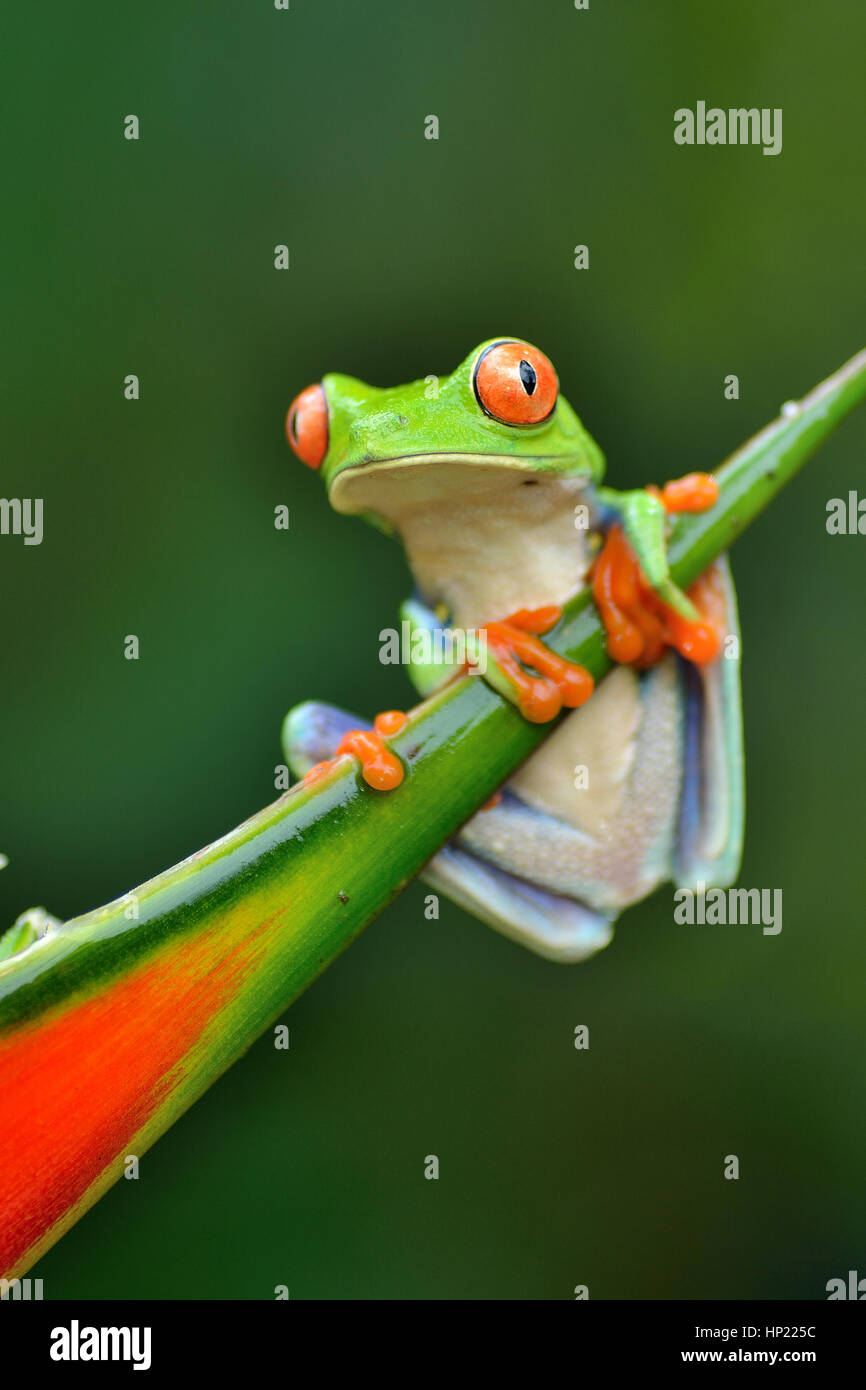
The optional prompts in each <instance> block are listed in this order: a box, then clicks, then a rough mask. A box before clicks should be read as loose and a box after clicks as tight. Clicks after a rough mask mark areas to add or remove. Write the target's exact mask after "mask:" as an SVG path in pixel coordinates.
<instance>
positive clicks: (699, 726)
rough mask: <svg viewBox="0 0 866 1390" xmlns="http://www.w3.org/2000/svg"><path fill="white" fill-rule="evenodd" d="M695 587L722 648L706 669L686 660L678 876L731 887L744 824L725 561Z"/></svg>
mask: <svg viewBox="0 0 866 1390" xmlns="http://www.w3.org/2000/svg"><path fill="white" fill-rule="evenodd" d="M695 588H696V589H698V588H699V589H700V592H699V594H698V595H697V597H698V602H699V604H700V606H701V607H702V608H704V609H706V610H708V611H709V613H710V616H711V617H712V620H713V623H714V625H715V626H716V627H717V628H718V630H719V632H720V633H721V636H722V650H721V654H720V655H719V657H718V658H717V659H716V660H715V661H714V662H711V663H710V664H709V665H706V666H693V665H691V664H690V663H688V662H683V663H682V669H683V680H684V689H685V714H686V718H685V748H684V766H683V791H682V799H681V803H680V816H679V827H678V835H677V843H676V851H675V859H674V877H675V879H676V882H677V884H678V885H679V887H681V888H694V887H695V885H696V883H698V882H703V883H704V884H705V886H706V887H716V888H726V887H727V886H728V884H730V883H732V882H733V881H734V879H735V878H736V876H737V873H738V871H739V867H740V858H741V855H742V849H743V825H744V821H745V794H744V789H743V781H744V778H743V764H744V758H743V716H742V706H741V701H740V652H739V647H740V629H739V622H738V618H737V599H736V594H735V592H734V586H733V583H732V580H731V574H730V570H729V567H728V561H727V557H726V556H723V557H722V558H721V559H720V560H717V561H716V562H715V564H713V565H712V566H711V567H710V569H709V570H707V572H706V574H705V575H704V576H702V578H701V580H700V581H699V584H698V585H697V586H695ZM691 592H694V590H693V591H691Z"/></svg>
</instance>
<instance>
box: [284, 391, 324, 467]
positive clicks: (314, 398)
mask: <svg viewBox="0 0 866 1390" xmlns="http://www.w3.org/2000/svg"><path fill="white" fill-rule="evenodd" d="M286 438H287V439H288V441H289V443H290V444H291V446H292V448H293V449H294V451H295V453H296V454H297V456H298V458H299V459H300V460H301V463H305V464H306V465H307V467H308V468H320V467H321V463H322V459H323V458H324V457H325V454H326V453H327V451H328V402H327V400H326V399H325V392H324V390H323V389H322V387H321V386H320V385H319V384H318V382H317V383H316V385H315V386H308V387H307V389H306V391H302V392H301V394H300V395H299V396H295V399H294V400H293V401H292V404H291V405H290V406H289V409H288V411H287V413H286Z"/></svg>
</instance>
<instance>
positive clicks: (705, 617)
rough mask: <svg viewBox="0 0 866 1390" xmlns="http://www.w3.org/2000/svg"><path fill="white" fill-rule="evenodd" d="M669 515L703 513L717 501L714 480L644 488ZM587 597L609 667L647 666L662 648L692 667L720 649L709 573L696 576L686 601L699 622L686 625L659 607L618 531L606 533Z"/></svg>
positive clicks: (718, 611) (693, 478)
mask: <svg viewBox="0 0 866 1390" xmlns="http://www.w3.org/2000/svg"><path fill="white" fill-rule="evenodd" d="M648 491H649V492H652V493H653V495H654V496H656V497H659V498H660V499H661V501H662V502H663V503H664V505H665V508H666V509H667V511H669V512H674V513H676V512H703V511H707V510H708V508H710V507H712V505H713V503H714V502H715V501H716V499H717V497H718V495H719V489H718V484H717V482H716V480H715V478H712V477H711V476H710V475H709V474H708V473H689V474H688V475H687V477H685V478H678V479H676V480H675V481H674V482H671V483H666V484H665V487H664V488H663V489H662V490H661V491H659V489H658V488H655V487H653V488H649V489H648ZM591 576H592V592H593V597H594V599H595V602H596V607H597V608H598V611H599V614H600V615H601V620H602V622H603V624H604V628H605V631H606V633H607V652H608V656H609V657H610V658H611V660H613V661H618V662H621V663H624V664H626V665H630V666H636V667H637V668H638V669H644V668H646V667H647V666H652V665H654V664H655V662H657V661H658V660H659V659H660V657H661V656H662V655H663V654H664V651H665V648H666V647H674V648H675V649H676V651H678V652H679V653H680V655H681V656H684V657H686V658H687V660H689V661H694V662H695V663H696V664H697V665H699V666H700V665H705V664H706V663H707V662H709V661H713V660H714V659H715V657H716V656H717V655H718V653H719V647H720V645H721V628H722V626H723V614H724V608H723V598H722V594H721V591H720V589H719V586H718V583H717V581H716V578H715V575H714V573H713V571H708V572H707V573H706V574H703V575H701V576H700V577H699V578H698V579H697V580H696V581H695V583H694V584H693V585H692V586H691V588H690V589H689V590H688V597H689V598H690V599H691V601H692V603H693V604H694V605H695V607H696V608H697V610H698V612H699V613H700V614H701V617H700V618H699V619H698V620H697V621H690V620H689V619H688V618H684V617H683V616H682V614H680V613H677V611H676V610H675V609H673V608H671V607H670V606H669V605H668V604H666V603H663V602H662V600H661V599H660V598H659V597H658V595H657V594H656V592H655V590H654V589H653V588H652V587H651V586H650V585H649V584H648V583H647V581H646V580H645V578H644V576H643V573H642V571H641V568H640V566H639V564H638V562H637V559H636V558H635V555H634V552H633V551H632V549H631V547H630V545H629V544H628V541H627V540H626V538H625V534H624V532H623V529H622V527H621V526H613V527H611V529H610V530H609V531H608V533H607V536H606V538H605V542H604V545H603V547H602V549H601V552H600V554H599V556H598V558H597V560H596V561H595V563H594V565H593V567H592V571H591Z"/></svg>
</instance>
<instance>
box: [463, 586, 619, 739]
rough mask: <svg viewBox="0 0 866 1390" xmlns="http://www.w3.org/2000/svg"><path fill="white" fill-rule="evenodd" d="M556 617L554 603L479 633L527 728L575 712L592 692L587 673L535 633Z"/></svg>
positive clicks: (553, 622) (558, 610) (545, 629)
mask: <svg viewBox="0 0 866 1390" xmlns="http://www.w3.org/2000/svg"><path fill="white" fill-rule="evenodd" d="M561 617H562V609H561V608H558V607H556V605H555V604H549V605H548V606H547V607H546V608H521V609H520V610H519V611H518V612H517V613H512V614H511V616H510V617H509V618H505V619H504V620H503V621H502V622H495V623H487V624H486V625H485V627H484V629H483V631H484V632H485V633H486V634H487V645H488V648H489V649H490V651H491V652H492V654H493V657H494V659H495V661H496V664H497V665H498V667H499V669H500V671H501V672H502V673H503V675H504V676H505V677H506V679H507V680H508V682H509V683H510V685H511V686H512V688H513V690H514V693H515V696H516V698H517V707H518V709H519V710H520V713H521V714H522V715H523V717H524V719H528V720H529V721H530V723H532V724H546V723H547V722H548V720H550V719H555V717H556V716H557V715H558V714H559V712H560V710H561V709H562V707H563V705H564V706H565V707H566V708H567V709H576V708H577V706H578V705H582V704H583V703H584V701H585V700H588V699H589V697H590V695H591V694H592V692H593V688H594V683H593V679H592V676H591V675H590V673H589V671H587V670H586V669H585V668H584V667H583V666H578V665H577V663H576V662H574V661H566V659H565V657H564V656H559V655H558V654H557V653H556V652H554V651H551V650H550V648H549V647H548V646H546V645H545V643H544V642H541V641H539V637H538V634H540V633H543V632H549V631H550V629H551V628H552V627H555V626H556V624H557V623H558V622H559V620H560V618H561ZM527 667H529V670H527V669H526V668H527ZM533 673H535V674H533Z"/></svg>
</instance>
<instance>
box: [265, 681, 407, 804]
mask: <svg viewBox="0 0 866 1390" xmlns="http://www.w3.org/2000/svg"><path fill="white" fill-rule="evenodd" d="M406 719H407V716H406V715H405V714H403V713H402V711H401V710H387V711H386V712H385V713H384V714H377V715H376V719H375V721H374V723H373V725H372V726H371V725H369V724H364V723H363V722H362V721H361V720H359V719H357V718H356V717H355V716H354V715H351V714H346V713H345V712H344V711H343V710H339V709H334V708H333V707H332V706H330V705H320V704H317V703H315V702H314V701H308V702H307V703H306V704H303V705H297V706H296V707H295V709H293V710H290V711H289V713H288V714H287V715H286V719H285V723H284V725H283V746H284V749H285V753H286V758H287V759H288V764H289V767H290V768H291V770H292V772H293V773H294V774H295V776H296V777H300V778H301V779H302V781H303V782H304V784H305V785H306V786H309V785H310V784H311V783H313V782H317V781H318V780H319V778H321V777H324V776H325V774H326V773H328V772H330V770H331V769H332V768H333V767H334V765H335V764H336V763H337V761H338V759H339V758H341V757H344V756H346V755H347V754H348V755H350V756H352V757H355V758H357V759H358V761H359V762H360V764H361V775H362V776H363V778H364V781H365V782H366V783H367V785H368V786H370V787H373V788H374V789H375V790H376V791H381V792H385V791H393V790H394V788H395V787H399V785H400V783H401V782H402V781H403V764H402V763H401V762H400V759H399V758H398V757H397V756H396V754H394V753H392V752H391V750H390V749H389V748H388V746H387V745H386V743H385V739H386V738H388V737H389V736H390V735H393V734H396V733H399V732H400V730H401V729H402V728H403V725H404V724H405V723H406Z"/></svg>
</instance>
